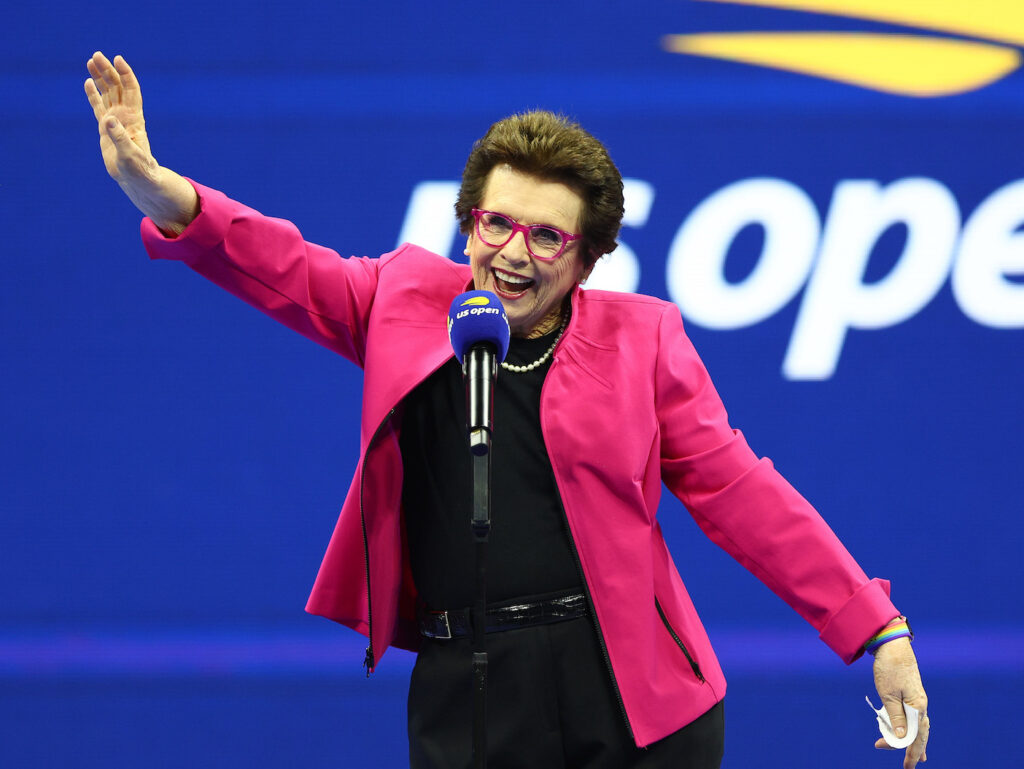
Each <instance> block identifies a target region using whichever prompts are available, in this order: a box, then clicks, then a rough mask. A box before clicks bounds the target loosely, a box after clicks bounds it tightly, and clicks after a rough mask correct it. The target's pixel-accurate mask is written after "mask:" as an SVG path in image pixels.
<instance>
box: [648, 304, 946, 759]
mask: <svg viewBox="0 0 1024 769" xmlns="http://www.w3.org/2000/svg"><path fill="white" fill-rule="evenodd" d="M659 334H660V340H659V350H660V353H659V356H660V357H659V361H658V369H657V372H656V383H657V403H658V415H659V422H660V428H661V433H662V476H663V478H664V480H665V484H666V485H667V486H668V488H669V489H670V490H671V491H672V492H673V493H674V494H676V496H678V497H679V498H680V500H681V501H682V502H683V504H685V505H686V507H687V509H688V510H689V511H690V513H691V515H693V517H694V519H695V520H696V521H697V523H698V525H699V526H700V527H701V529H702V530H703V531H704V532H705V533H706V534H707V535H708V536H709V537H710V538H711V539H712V540H713V541H714V542H715V543H716V544H718V545H719V546H720V547H722V548H723V549H725V550H726V551H727V552H728V553H729V554H730V555H732V556H733V557H734V558H735V559H736V560H737V561H739V562H740V563H741V564H742V565H743V566H744V567H746V568H747V569H748V570H749V571H750V572H752V573H753V574H754V575H755V576H757V577H758V579H760V580H761V581H762V582H764V583H765V584H766V585H767V586H768V587H769V588H770V589H771V590H772V591H773V592H774V593H775V594H776V595H778V596H779V597H780V598H782V599H783V600H784V601H786V603H788V604H789V605H790V606H792V607H793V608H794V609H795V610H796V611H797V612H798V613H799V614H800V615H801V616H802V617H803V618H804V619H806V620H807V621H808V622H810V623H811V624H812V625H813V626H814V627H815V628H816V629H817V630H818V631H819V633H820V635H821V638H822V640H823V641H825V643H827V644H828V645H829V646H830V647H831V648H832V649H833V650H834V651H835V652H836V653H837V654H839V656H840V657H842V658H843V660H844V661H845V662H847V663H850V662H852V661H853V660H855V659H857V658H858V657H860V656H861V654H862V653H863V648H864V643H865V641H867V640H868V638H870V637H871V636H873V635H874V634H875V633H876V632H877V631H878V630H879V629H880V628H882V627H883V626H884V625H885V624H886V623H887V622H888V621H889V620H891V619H892V618H893V617H895V616H896V615H897V614H899V612H898V611H897V610H896V608H895V607H894V606H893V604H892V602H891V601H890V600H889V585H888V583H887V582H885V581H883V580H877V579H873V580H869V579H868V577H867V576H866V575H865V574H864V572H863V571H862V570H861V568H860V566H859V565H858V564H857V563H856V561H855V560H854V559H853V557H852V556H851V555H850V554H849V552H848V551H847V550H846V548H845V547H843V545H842V543H841V542H840V541H839V539H838V538H837V537H836V535H835V534H834V533H833V532H832V530H831V529H830V528H829V527H828V525H827V524H826V523H825V522H824V521H823V520H822V518H821V516H820V515H818V513H817V512H816V511H815V510H814V508H813V507H812V506H811V505H810V504H809V503H808V502H807V501H806V500H804V499H803V497H802V496H800V495H799V494H798V493H797V492H796V491H795V490H794V489H793V488H792V486H790V485H789V484H788V483H787V482H786V481H785V479H783V478H782V476H781V475H779V473H778V472H776V471H775V469H774V467H773V466H772V464H771V462H770V461H769V460H767V459H758V458H757V456H756V455H754V453H753V452H752V451H751V450H750V448H749V447H748V446H747V444H746V441H745V440H744V439H743V436H742V435H741V434H740V433H739V432H738V431H734V430H732V428H731V427H730V426H729V424H728V417H727V414H726V412H725V408H724V407H723V405H722V403H721V400H720V399H719V397H718V394H717V392H716V391H715V389H714V386H713V385H712V383H711V380H710V377H709V376H708V374H707V371H706V370H705V369H704V366H703V364H702V363H701V361H700V359H699V357H698V356H697V353H696V351H694V349H693V347H692V345H691V343H690V341H689V339H688V338H687V337H686V335H685V333H684V332H683V329H682V321H681V319H680V318H679V315H678V312H677V311H676V310H675V309H674V308H670V309H668V310H667V311H666V312H665V313H664V315H663V316H662V323H661V326H660V331H659ZM874 673H875V683H876V686H877V688H878V693H879V695H880V696H881V698H882V702H883V703H884V705H885V708H886V710H887V711H888V713H889V716H890V719H891V721H892V724H893V727H894V728H896V729H897V730H898V729H899V728H900V727H902V728H904V729H905V728H906V717H905V715H904V711H903V704H904V703H906V704H907V705H909V706H911V707H914V708H916V709H918V710H920V711H921V713H922V716H923V718H922V721H921V727H920V732H919V736H918V739H917V740H915V742H914V743H913V744H912V745H911V746H910V747H909V748H908V749H907V753H906V758H905V760H904V767H905V769H913V767H914V766H915V765H916V764H917V762H918V760H920V759H922V757H923V756H924V752H925V745H926V743H927V739H928V719H927V697H926V695H925V693H924V688H923V687H922V685H921V678H920V674H919V672H918V669H917V661H916V659H915V658H914V653H913V651H912V650H911V648H910V642H909V640H908V639H906V638H900V639H897V640H895V641H892V642H890V643H887V644H884V645H883V646H881V647H880V648H879V649H878V651H877V654H876V656H875V664H874ZM876 747H886V743H885V741H884V740H879V741H878V742H877V743H876Z"/></svg>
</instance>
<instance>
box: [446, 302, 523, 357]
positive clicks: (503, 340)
mask: <svg viewBox="0 0 1024 769" xmlns="http://www.w3.org/2000/svg"><path fill="white" fill-rule="evenodd" d="M448 338H449V339H450V340H451V343H452V349H453V350H455V357H456V358H458V359H459V361H465V359H466V353H467V352H469V348H470V347H472V346H473V345H474V344H476V343H477V342H491V343H492V344H493V345H494V347H495V350H496V352H497V356H498V361H499V362H501V361H503V360H505V355H506V354H507V353H508V338H509V328H508V316H507V315H505V308H504V307H502V305H501V300H500V299H498V297H497V296H495V295H494V294H492V293H491V292H490V291H467V292H466V293H465V294H459V295H458V296H457V297H455V299H454V300H452V306H451V309H449V310H448Z"/></svg>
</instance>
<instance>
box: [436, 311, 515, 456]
mask: <svg viewBox="0 0 1024 769" xmlns="http://www.w3.org/2000/svg"><path fill="white" fill-rule="evenodd" d="M509 334H510V332H509V327H508V316H507V315H505V308H504V307H502V305H501V300H500V299H498V297H497V296H495V295H494V294H492V293H491V292H490V291H467V292H466V293H465V294H459V295H458V296H457V297H455V299H454V300H452V306H451V308H450V309H449V310H448V339H449V340H451V343H452V349H453V350H454V351H455V357H456V358H458V359H459V361H460V362H461V363H462V374H463V376H464V377H465V380H466V427H467V428H468V430H469V450H470V451H471V452H472V453H473V454H475V455H477V456H483V455H485V454H487V453H488V452H489V451H490V449H491V430H492V424H491V422H492V419H493V416H494V380H495V378H496V377H497V375H498V363H500V362H501V361H503V360H505V355H507V354H508V341H509Z"/></svg>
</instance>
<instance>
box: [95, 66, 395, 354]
mask: <svg viewBox="0 0 1024 769" xmlns="http://www.w3.org/2000/svg"><path fill="white" fill-rule="evenodd" d="M86 66H87V68H88V70H89V74H90V75H91V77H90V78H89V79H88V80H86V81H85V93H86V96H87V97H88V99H89V103H90V105H91V106H92V108H93V113H94V115H95V116H96V121H97V125H98V127H99V134H100V150H101V152H102V154H103V162H104V164H105V166H106V168H107V172H108V173H109V174H110V176H111V177H112V178H113V179H114V180H115V181H116V182H117V183H118V184H119V185H120V186H121V189H122V190H123V191H124V192H125V194H126V195H128V197H129V199H130V200H131V201H132V202H133V203H134V204H135V205H136V207H138V209H139V210H140V211H142V213H143V214H145V215H146V217H147V218H146V219H145V220H143V224H142V236H143V241H144V243H145V246H146V249H147V251H148V252H149V254H150V256H151V257H153V258H155V259H177V260H180V261H184V262H186V263H187V264H188V265H189V266H190V267H192V269H194V270H195V271H196V272H199V273H200V274H202V275H204V276H205V277H207V278H209V279H210V280H212V281H213V282H214V283H217V284H218V285H220V286H221V287H223V288H225V289H227V290H228V291H230V292H231V293H233V294H235V295H236V296H238V297H240V298H242V299H244V300H245V301H246V302H248V303H249V304H251V305H253V306H254V307H256V308H257V309H259V310H261V311H263V312H265V313H266V314H268V315H270V316H271V317H273V318H274V319H275V320H278V321H280V322H281V323H284V324H285V325H287V326H289V327H290V328H293V329H295V330H296V331H299V332H300V333H302V334H303V335H305V336H307V337H309V338H311V339H313V340H314V341H316V342H318V343H319V344H322V345H324V346H326V347H328V348H329V349H332V350H334V351H335V352H338V353H340V354H342V355H344V356H345V357H347V358H349V359H350V360H353V361H355V362H356V363H360V364H361V362H362V359H363V355H364V349H365V336H366V325H367V316H368V313H369V310H370V307H371V306H372V301H373V294H374V291H375V290H376V278H377V270H376V262H377V260H369V259H341V258H340V257H339V255H338V254H337V253H335V252H334V251H331V250H330V249H326V248H323V247H321V246H317V245H314V244H312V243H307V242H305V241H304V240H303V238H302V236H301V234H300V233H299V231H298V230H297V229H296V227H295V226H294V225H293V224H291V223H290V222H286V221H283V220H280V219H272V218H270V217H266V216H263V215H262V214H260V213H258V212H257V211H254V210H253V209H251V208H247V207H246V206H243V205H241V204H240V203H236V202H235V201H233V200H230V199H228V198H227V197H225V196H224V195H222V194H220V193H218V192H216V191H214V190H210V189H207V188H205V187H202V186H201V185H195V184H194V183H193V182H191V181H190V180H188V179H185V178H184V177H182V176H180V175H179V174H177V173H175V172H174V171H172V170H170V169H169V168H164V167H163V166H161V165H160V164H159V163H157V161H156V158H155V157H154V156H153V153H152V151H151V150H150V145H149V138H148V136H147V134H146V125H145V120H144V117H143V112H142V91H141V89H140V87H139V83H138V80H137V79H136V78H135V74H134V73H133V72H132V69H131V67H129V66H128V63H127V62H126V61H125V60H124V59H123V58H122V57H120V56H116V57H115V58H114V61H113V63H111V62H110V61H108V60H107V58H106V57H105V56H104V55H103V54H102V53H100V52H96V53H95V54H93V56H92V58H91V59H89V61H88V62H87V65H86Z"/></svg>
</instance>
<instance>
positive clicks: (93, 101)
mask: <svg viewBox="0 0 1024 769" xmlns="http://www.w3.org/2000/svg"><path fill="white" fill-rule="evenodd" d="M85 98H87V99H88V100H89V106H91V107H92V112H93V114H94V115H95V116H96V119H97V120H99V119H100V118H102V117H103V116H104V115H105V114H106V112H107V105H106V104H104V103H103V97H102V96H101V95H100V92H99V89H97V88H96V83H95V82H94V81H93V79H92V78H91V77H90V78H88V79H87V80H86V81H85Z"/></svg>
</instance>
